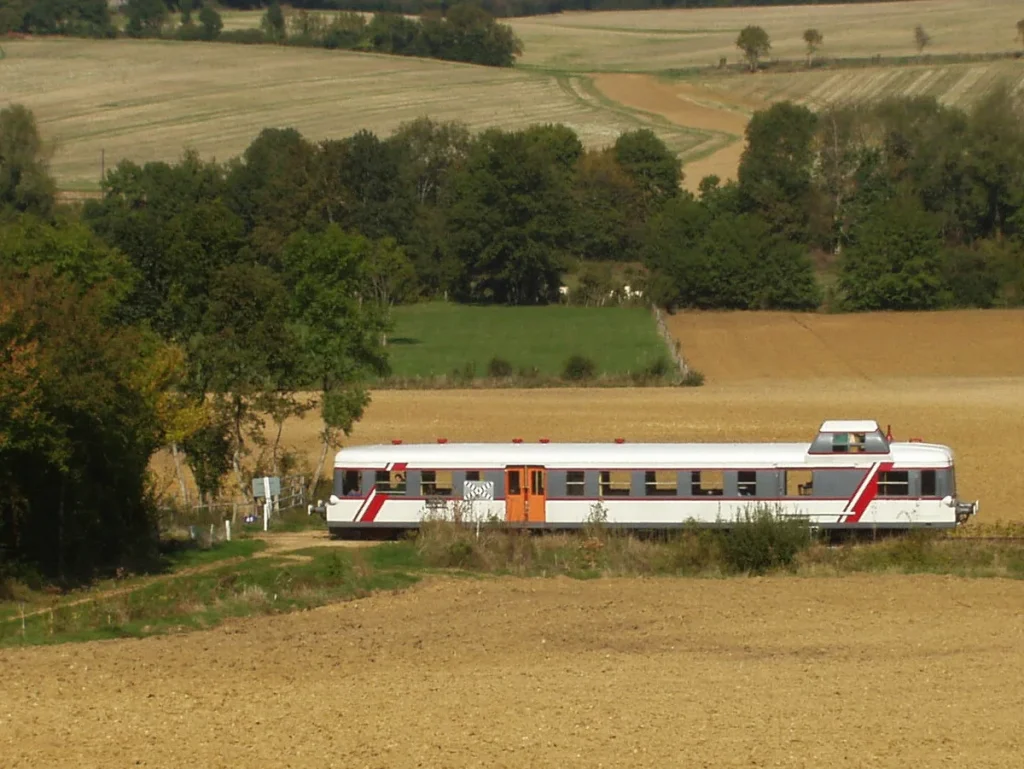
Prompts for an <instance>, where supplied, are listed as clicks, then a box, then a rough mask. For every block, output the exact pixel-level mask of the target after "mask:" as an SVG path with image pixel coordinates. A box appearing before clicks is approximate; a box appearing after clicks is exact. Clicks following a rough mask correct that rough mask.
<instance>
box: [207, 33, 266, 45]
mask: <svg viewBox="0 0 1024 769" xmlns="http://www.w3.org/2000/svg"><path fill="white" fill-rule="evenodd" d="M217 40H219V41H220V42H222V43H243V44H246V45H257V44H259V43H269V42H270V41H269V40H268V39H267V36H266V35H265V34H264V33H263V30H262V29H230V30H228V31H226V32H221V33H220V34H219V35H218V36H217Z"/></svg>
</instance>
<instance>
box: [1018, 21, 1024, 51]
mask: <svg viewBox="0 0 1024 769" xmlns="http://www.w3.org/2000/svg"><path fill="white" fill-rule="evenodd" d="M1016 39H1017V40H1020V43H1021V45H1024V19H1021V20H1020V21H1018V22H1017V38H1016Z"/></svg>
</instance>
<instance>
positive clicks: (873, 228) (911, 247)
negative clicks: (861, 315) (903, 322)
mask: <svg viewBox="0 0 1024 769" xmlns="http://www.w3.org/2000/svg"><path fill="white" fill-rule="evenodd" d="M870 213H871V215H870V216H867V217H865V218H864V219H863V220H862V221H860V222H858V223H857V226H856V228H855V229H854V230H853V232H852V239H853V242H852V244H851V245H850V247H849V248H848V249H846V250H845V251H844V252H843V254H842V256H841V257H840V261H839V266H840V275H839V286H840V289H841V290H842V291H843V294H844V297H845V304H846V306H847V307H848V308H849V309H851V310H854V311H870V310H925V309H930V308H934V307H940V306H942V305H943V304H944V303H945V301H946V297H945V296H944V292H943V288H944V287H943V281H942V269H943V265H942V256H941V253H940V251H941V246H942V244H941V239H940V236H939V222H938V220H937V218H936V216H935V215H934V214H931V213H929V212H927V211H925V210H924V209H923V208H922V206H921V204H920V203H919V202H918V201H917V200H915V199H914V198H913V197H910V196H908V195H902V196H900V197H897V198H896V199H893V200H888V201H883V202H881V203H879V204H877V205H876V206H874V208H873V209H872V210H871V212H870Z"/></svg>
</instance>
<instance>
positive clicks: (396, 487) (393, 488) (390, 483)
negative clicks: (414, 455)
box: [374, 470, 405, 494]
mask: <svg viewBox="0 0 1024 769" xmlns="http://www.w3.org/2000/svg"><path fill="white" fill-rule="evenodd" d="M374 485H375V486H376V487H377V491H383V492H386V493H388V494H404V493H405V473H404V472H399V471H395V470H390V471H388V470H378V471H377V478H376V483H375V484H374Z"/></svg>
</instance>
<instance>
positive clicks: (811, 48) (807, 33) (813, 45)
mask: <svg viewBox="0 0 1024 769" xmlns="http://www.w3.org/2000/svg"><path fill="white" fill-rule="evenodd" d="M824 41H825V37H824V36H823V35H822V34H821V31H820V30H817V29H813V28H811V29H805V30H804V43H806V44H807V66H808V67H809V66H811V62H812V60H813V59H814V54H815V53H817V51H818V49H819V48H821V44H822V43H823V42H824Z"/></svg>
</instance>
